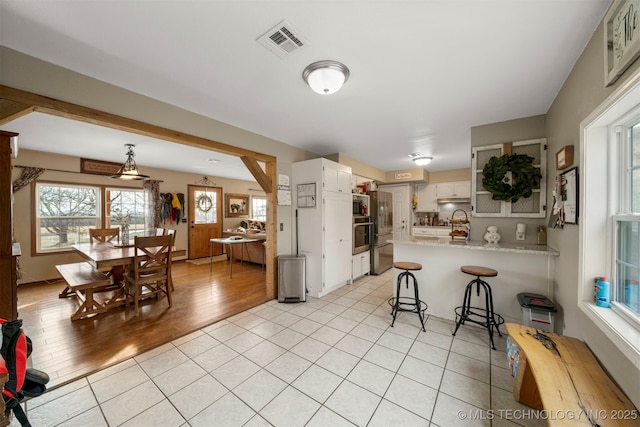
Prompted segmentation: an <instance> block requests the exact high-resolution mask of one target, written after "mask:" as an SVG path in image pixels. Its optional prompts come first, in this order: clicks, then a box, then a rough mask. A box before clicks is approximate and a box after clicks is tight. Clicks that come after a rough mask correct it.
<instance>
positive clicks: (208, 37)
mask: <svg viewBox="0 0 640 427" xmlns="http://www.w3.org/2000/svg"><path fill="white" fill-rule="evenodd" d="M609 3H610V0H492V1H490V0H462V1H456V0H446V1H445V0H441V1H438V0H422V1H408V0H407V1H404V0H396V1H372V0H360V1H349V0H344V1H330V0H325V1H310V0H289V1H247V0H235V1H222V0H209V1H206V0H199V1H198V0H194V1H188V2H185V1H181V0H163V1H145V2H142V1H132V0H131V1H108V0H96V1H86V2H79V1H76V0H57V1H49V0H38V1H36V0H0V43H1V44H2V45H4V46H6V47H9V48H11V49H14V50H17V51H20V52H23V53H26V54H28V55H31V56H34V57H37V58H41V59H43V60H45V61H49V62H52V63H54V64H57V65H60V66H62V67H65V68H68V69H71V70H74V71H77V72H79V73H82V74H85V75H88V76H91V77H94V78H97V79H99V80H103V81H105V82H109V83H112V84H114V85H117V86H120V87H123V88H126V89H129V90H131V91H134V92H137V93H140V94H143V95H146V96H149V97H152V98H155V99H158V100H160V101H163V102H167V103H169V104H172V105H176V106H178V107H181V108H184V109H187V110H190V111H193V112H196V113H198V114H202V115H204V116H208V117H212V118H214V119H217V120H220V121H222V122H225V123H228V124H231V125H234V126H237V127H239V128H243V129H247V130H249V131H252V132H255V133H258V134H261V135H264V136H267V137H269V138H273V139H276V140H279V141H282V142H284V143H286V144H290V145H293V146H297V147H301V148H304V149H306V150H309V151H312V152H315V153H317V154H319V155H326V154H332V153H336V152H340V153H344V154H345V155H347V156H349V157H352V158H355V159H357V160H360V161H362V162H365V163H367V164H370V165H372V166H374V167H377V168H379V169H382V170H384V171H390V170H397V169H406V168H410V167H413V164H412V163H411V161H410V160H409V157H408V155H409V154H411V153H413V152H421V153H422V154H424V155H428V156H433V157H434V160H433V162H432V163H431V164H430V165H429V166H427V167H426V169H428V170H430V171H441V170H447V169H456V168H465V167H469V166H470V160H469V157H470V156H469V154H468V153H469V151H470V148H469V147H470V127H471V126H476V125H482V124H486V123H494V122H500V121H504V120H510V119H515V118H521V117H527V116H532V115H537V114H544V113H546V112H547V110H548V108H549V106H550V104H551V102H552V101H553V99H554V98H555V96H556V95H557V92H558V90H559V89H560V87H561V85H562V83H563V82H564V80H565V79H566V77H567V75H568V73H569V72H570V70H571V69H572V67H573V65H574V64H575V61H576V60H577V58H578V57H579V55H580V54H581V52H582V50H583V49H584V47H585V46H586V44H587V42H588V41H589V39H590V37H591V36H592V34H593V32H594V30H595V28H596V27H597V25H598V23H599V22H600V20H601V19H602V17H603V16H604V13H605V11H606V9H607V7H608V5H609ZM283 19H285V20H286V21H287V22H288V23H289V24H290V25H291V26H292V27H293V29H295V30H296V31H297V33H298V35H299V37H301V38H302V39H303V40H305V41H306V42H307V43H306V45H305V47H303V48H302V49H299V50H297V51H295V52H293V53H291V54H289V55H288V56H287V57H286V58H284V59H281V58H279V57H277V56H276V55H274V54H273V53H272V52H270V51H268V50H267V49H266V48H265V47H263V46H262V45H260V44H259V43H258V42H257V41H256V39H257V38H258V37H260V36H261V35H263V34H264V33H265V32H266V31H268V30H269V29H271V28H272V27H273V26H274V25H276V24H278V23H279V22H280V21H282V20H283ZM323 59H332V60H337V61H340V62H342V63H344V64H345V65H347V67H349V69H350V72H351V77H350V79H349V81H348V82H347V83H346V84H345V86H344V87H343V89H342V90H341V91H339V92H338V93H336V94H334V95H329V96H322V95H318V94H316V93H314V92H312V91H311V89H309V88H308V87H307V86H306V85H305V83H304V82H303V80H302V78H301V74H302V71H303V69H304V68H305V67H306V66H307V65H308V64H310V63H312V62H315V61H318V60H323ZM45 121H46V123H42V122H45ZM62 121H64V120H61V119H57V120H56V119H55V118H50V117H46V116H45V115H39V117H33V118H32V117H24V118H21V119H19V120H16V121H15V122H12V123H10V124H9V125H11V126H15V127H16V128H19V129H11V128H10V127H11V126H9V125H8V126H3V129H5V130H15V131H19V132H20V133H21V139H20V144H21V146H22V147H23V148H33V149H38V150H44V151H56V152H62V150H65V149H66V150H67V151H66V152H65V153H66V154H75V155H80V156H82V157H89V158H101V159H104V160H111V161H123V160H124V152H125V150H124V147H123V146H122V145H123V144H125V143H134V144H137V145H138V146H139V147H138V146H137V147H136V154H137V157H136V161H137V162H138V165H139V166H142V165H147V166H157V167H167V168H170V169H181V170H185V171H190V172H194V173H203V174H210V175H220V176H224V175H223V172H222V171H224V166H226V164H227V163H228V164H229V165H231V166H232V168H234V169H238V168H244V166H241V165H242V164H241V162H240V161H239V160H238V159H234V158H229V159H227V158H226V157H224V156H223V155H217V154H216V155H212V153H211V152H205V153H202V152H200V151H199V150H195V149H194V150H195V151H194V152H193V154H194V157H190V156H189V155H188V153H187V152H190V151H191V150H190V149H189V148H186V147H183V146H176V145H173V144H168V143H167V144H166V149H163V150H156V152H155V153H154V152H152V151H153V150H149V152H146V150H145V148H144V146H145V142H144V138H142V137H140V136H136V135H129V134H126V135H120V136H118V135H117V133H118V132H116V131H113V130H110V129H106V128H100V127H95V126H88V125H84V124H81V123H74V122H70V121H67V122H68V123H62ZM51 126H55V128H56V129H60V130H61V133H60V134H58V132H51ZM38 128H39V130H38ZM31 132H34V133H33V135H34V137H33V138H32V137H31V136H30V133H31ZM106 133H108V135H107V134H106ZM49 138H54V139H52V140H49ZM141 138H142V139H141ZM496 142H503V141H496ZM69 143H71V144H69ZM156 144H157V143H156ZM69 145H73V146H72V147H69ZM101 147H102V148H104V150H105V151H103V152H101V151H99V150H100V149H101ZM116 147H117V148H116ZM176 148H177V149H179V150H180V152H179V153H174V152H173V150H174V149H176ZM209 158H219V159H220V160H222V161H221V163H220V164H218V165H217V166H216V167H211V164H205V165H203V159H209ZM233 162H236V163H235V164H234V163H233ZM209 163H211V162H209ZM178 166H179V167H178ZM236 172H237V171H236ZM243 172H245V173H246V174H247V175H246V176H247V177H249V176H250V175H248V173H247V172H246V171H243ZM240 179H245V178H240ZM247 179H248V178H247Z"/></svg>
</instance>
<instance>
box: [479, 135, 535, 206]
mask: <svg viewBox="0 0 640 427" xmlns="http://www.w3.org/2000/svg"><path fill="white" fill-rule="evenodd" d="M504 154H525V155H527V156H530V157H532V158H533V162H532V163H533V164H532V166H533V167H534V168H537V169H539V171H540V174H541V175H542V178H541V179H540V184H539V185H538V186H537V187H536V188H534V189H533V194H532V195H531V196H530V197H527V198H523V197H521V198H519V199H518V200H517V201H516V202H513V203H512V202H506V201H502V200H494V199H493V198H492V197H493V194H492V193H491V192H489V191H488V190H487V189H485V188H484V187H483V185H482V180H483V170H484V167H485V166H486V165H487V163H488V162H489V160H490V159H491V158H492V157H500V156H502V155H504ZM546 176H547V139H546V138H539V139H530V140H526V141H517V142H513V143H507V144H496V145H487V146H484V147H475V148H473V150H472V159H471V177H472V181H471V187H472V188H471V210H472V212H473V215H474V216H477V217H511V218H544V217H545V216H546V200H547V191H546V188H547V187H546V182H547V178H546ZM505 178H506V179H508V180H511V179H512V173H511V171H507V172H506V174H505Z"/></svg>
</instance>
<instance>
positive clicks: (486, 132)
mask: <svg viewBox="0 0 640 427" xmlns="http://www.w3.org/2000/svg"><path fill="white" fill-rule="evenodd" d="M545 136H547V135H546V115H544V114H541V115H538V116H532V117H524V118H521V119H515V120H507V121H504V122H499V123H491V124H487V125H482V126H474V127H472V128H471V147H472V148H473V147H482V146H485V145H493V144H502V143H505V142H515V141H524V140H527V139H535V138H544V137H545Z"/></svg>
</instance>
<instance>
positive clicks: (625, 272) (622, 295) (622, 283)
mask: <svg viewBox="0 0 640 427" xmlns="http://www.w3.org/2000/svg"><path fill="white" fill-rule="evenodd" d="M637 113H640V107H639V108H637V111H636V110H634V111H633V112H632V115H631V120H624V119H623V120H622V121H621V122H620V123H615V124H614V126H613V129H614V131H613V132H612V133H613V135H615V140H616V143H617V144H618V148H619V153H620V155H619V156H618V159H619V160H618V162H619V165H618V170H619V171H621V173H620V174H619V178H620V179H619V182H618V192H617V193H618V194H620V198H619V200H618V206H617V211H618V213H617V214H616V215H614V221H613V224H614V227H615V231H614V233H612V234H613V236H614V238H615V250H614V251H613V253H614V254H615V261H614V262H615V271H614V272H613V275H612V276H613V279H612V280H613V283H612V289H611V291H612V295H611V304H612V306H613V307H614V308H615V309H616V310H618V311H619V312H620V313H621V314H622V315H624V316H627V317H630V318H631V319H632V320H634V321H636V322H638V325H639V326H640V303H639V299H638V297H639V296H640V295H639V293H640V290H639V289H640V286H639V285H638V284H639V283H640V114H637Z"/></svg>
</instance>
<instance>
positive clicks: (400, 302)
mask: <svg viewBox="0 0 640 427" xmlns="http://www.w3.org/2000/svg"><path fill="white" fill-rule="evenodd" d="M393 267H394V268H397V269H399V270H404V271H403V272H402V273H400V274H399V275H398V283H397V286H396V296H395V297H394V298H391V299H389V305H391V306H392V307H393V308H392V309H391V315H392V316H393V322H391V326H392V327H393V324H394V323H395V322H396V316H397V315H398V312H399V311H406V312H409V313H416V314H417V315H418V317H419V318H420V325H421V326H422V330H423V331H424V332H427V331H426V329H425V328H424V312H425V311H426V310H427V303H425V302H424V301H420V297H419V296H418V281H417V280H416V276H414V275H413V273H411V271H417V270H422V265H421V264H418V263H415V262H394V263H393ZM409 278H411V279H413V292H414V297H401V296H400V285H401V284H402V279H405V282H406V286H407V289H409Z"/></svg>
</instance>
